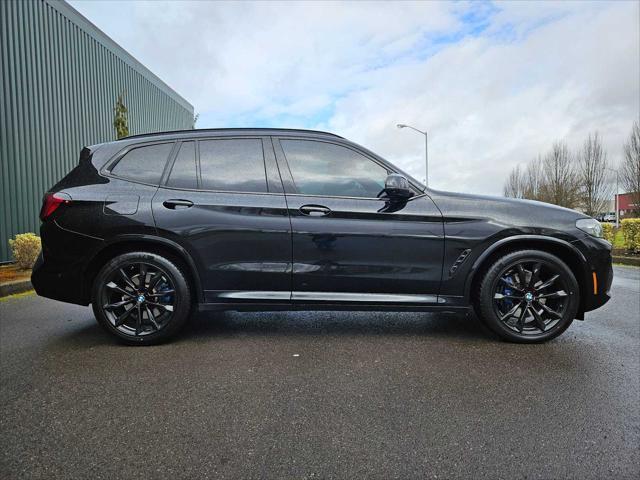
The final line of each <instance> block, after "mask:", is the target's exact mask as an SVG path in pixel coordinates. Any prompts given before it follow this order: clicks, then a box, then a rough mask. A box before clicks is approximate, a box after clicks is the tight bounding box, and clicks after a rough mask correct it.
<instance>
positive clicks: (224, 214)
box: [153, 136, 291, 304]
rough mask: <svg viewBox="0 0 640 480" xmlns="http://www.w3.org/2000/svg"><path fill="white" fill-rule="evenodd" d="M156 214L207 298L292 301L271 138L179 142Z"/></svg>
mask: <svg viewBox="0 0 640 480" xmlns="http://www.w3.org/2000/svg"><path fill="white" fill-rule="evenodd" d="M265 147H266V148H265ZM153 214H154V217H155V221H156V225H157V228H158V231H159V233H160V234H161V235H162V236H165V237H167V238H169V239H171V240H173V241H175V242H177V243H179V244H180V245H182V246H183V247H184V248H185V249H187V251H188V252H189V254H190V255H191V256H192V257H193V259H194V262H195V263H196V265H197V268H198V270H199V275H200V279H201V283H202V285H203V290H204V297H205V301H206V302H207V303H225V304H226V303H245V302H259V303H262V302H286V303H288V302H289V301H290V295H291V268H290V264H291V232H290V222H289V218H288V214H287V209H286V202H285V197H284V193H283V188H282V182H281V180H280V177H279V174H278V170H277V167H276V163H275V157H274V153H273V148H272V145H271V141H270V140H269V139H268V138H267V139H266V144H265V140H264V139H263V138H261V137H248V136H243V137H217V138H203V139H193V140H184V141H182V142H181V144H180V145H179V147H178V149H177V152H176V154H175V156H174V159H173V161H172V162H170V164H169V166H168V168H167V172H165V175H164V180H163V184H162V185H161V186H160V188H159V189H158V192H157V193H156V195H155V197H154V199H153Z"/></svg>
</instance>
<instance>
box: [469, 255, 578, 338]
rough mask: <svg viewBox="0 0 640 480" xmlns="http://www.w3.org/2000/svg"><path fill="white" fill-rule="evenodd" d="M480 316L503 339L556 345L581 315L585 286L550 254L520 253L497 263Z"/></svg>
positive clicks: (486, 281)
mask: <svg viewBox="0 0 640 480" xmlns="http://www.w3.org/2000/svg"><path fill="white" fill-rule="evenodd" d="M480 288H481V292H480V298H479V301H480V312H481V317H482V319H483V320H484V321H485V323H486V324H487V325H488V326H489V327H490V328H491V329H492V330H493V331H495V332H496V333H497V334H498V335H500V336H501V337H503V338H505V339H507V340H512V341H516V342H523V343H533V342H540V341H545V340H550V339H551V338H554V337H556V336H557V335H559V334H560V333H562V332H563V331H564V330H565V329H566V328H567V327H568V326H569V325H570V324H571V322H572V321H573V319H574V318H575V316H576V313H577V308H578V303H579V287H578V284H577V282H576V279H575V277H574V275H573V273H572V272H571V270H570V269H569V268H568V267H567V265H566V264H564V262H562V261H561V260H560V259H559V258H557V257H555V256H554V255H551V254H549V253H546V252H538V251H519V252H513V253H511V254H508V255H506V256H504V257H502V258H501V259H499V260H497V261H496V262H495V263H494V265H493V266H492V267H490V268H489V270H488V271H487V273H486V275H485V277H484V279H483V281H482V284H481V286H480Z"/></svg>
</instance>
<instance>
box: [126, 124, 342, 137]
mask: <svg viewBox="0 0 640 480" xmlns="http://www.w3.org/2000/svg"><path fill="white" fill-rule="evenodd" d="M232 131H233V132H235V131H243V132H253V131H282V132H301V133H319V134H321V135H330V136H332V137H337V138H344V137H341V136H340V135H336V134H335V133H331V132H323V131H321V130H306V129H303V128H265V127H260V128H257V127H256V128H251V127H242V128H196V129H188V130H169V131H166V132H150V133H139V134H137V135H128V136H126V137H123V138H121V139H120V140H128V139H130V138H140V137H151V136H155V135H167V134H176V133H189V132H192V133H198V132H232Z"/></svg>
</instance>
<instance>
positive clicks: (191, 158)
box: [167, 142, 198, 189]
mask: <svg viewBox="0 0 640 480" xmlns="http://www.w3.org/2000/svg"><path fill="white" fill-rule="evenodd" d="M197 178H198V177H197V173H196V144H195V142H184V143H183V144H182V145H181V146H180V150H179V151H178V156H177V157H176V161H175V162H174V163H173V168H172V169H171V174H170V175H169V180H167V185H168V186H169V187H176V188H189V189H195V188H198V180H197Z"/></svg>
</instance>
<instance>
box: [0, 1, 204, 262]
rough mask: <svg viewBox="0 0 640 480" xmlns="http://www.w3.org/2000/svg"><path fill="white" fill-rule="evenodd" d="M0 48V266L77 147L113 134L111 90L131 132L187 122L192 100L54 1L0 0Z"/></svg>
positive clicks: (32, 223)
mask: <svg viewBox="0 0 640 480" xmlns="http://www.w3.org/2000/svg"><path fill="white" fill-rule="evenodd" d="M0 50H1V52H2V63H1V64H0V70H1V75H0V78H1V82H2V83H0V109H1V110H0V123H1V125H0V159H1V165H0V167H1V170H0V203H1V205H0V215H1V218H0V262H3V261H8V260H10V259H11V253H10V250H9V243H8V239H9V238H11V237H13V236H14V235H15V234H17V233H24V232H35V233H38V228H39V220H38V212H39V210H40V205H41V200H42V196H43V194H44V192H45V191H46V190H47V189H48V188H49V187H51V186H53V185H54V184H55V183H56V182H57V181H58V180H59V179H60V178H62V177H63V176H64V175H65V174H66V173H67V172H69V171H70V170H71V169H72V168H73V167H74V166H75V165H76V164H77V162H78V157H79V153H80V150H81V149H82V147H83V146H85V145H93V144H96V143H102V142H106V141H110V140H115V138H116V133H115V129H114V127H113V118H114V108H115V104H116V101H117V98H118V95H119V94H123V95H124V104H125V106H126V107H127V109H128V111H129V113H128V123H129V133H130V134H131V135H133V134H138V133H146V132H156V131H162V130H179V129H188V128H192V127H193V106H192V105H190V104H189V103H188V102H187V101H186V100H185V99H184V98H182V97H181V96H180V95H178V94H177V93H176V92H175V91H173V90H172V89H171V88H170V87H169V86H167V85H166V84H165V83H164V82H163V81H162V80H160V79H159V78H158V77H156V76H155V75H154V74H153V73H151V72H150V71H149V70H148V69H147V68H145V67H144V66H143V65H142V64H141V63H140V62H138V61H137V60H136V59H135V58H133V57H132V56H131V55H130V54H128V53H127V52H126V51H125V50H124V49H122V48H121V47H120V46H119V45H118V44H116V43H115V42H114V41H113V40H111V39H110V38H109V37H108V36H107V35H105V34H104V33H103V32H102V31H100V30H99V29H98V28H97V27H96V26H95V25H93V24H92V23H91V22H89V21H88V20H87V19H86V18H85V17H83V16H82V15H81V14H80V13H78V12H77V11H76V10H75V9H73V8H72V7H71V6H70V5H69V4H67V3H66V2H63V1H56V0H0Z"/></svg>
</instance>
